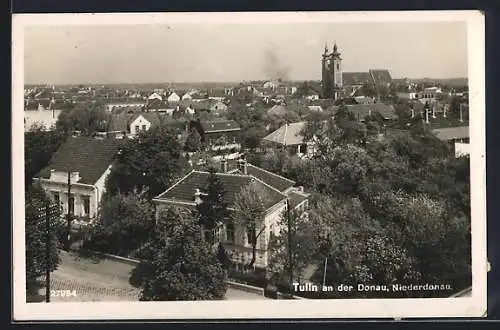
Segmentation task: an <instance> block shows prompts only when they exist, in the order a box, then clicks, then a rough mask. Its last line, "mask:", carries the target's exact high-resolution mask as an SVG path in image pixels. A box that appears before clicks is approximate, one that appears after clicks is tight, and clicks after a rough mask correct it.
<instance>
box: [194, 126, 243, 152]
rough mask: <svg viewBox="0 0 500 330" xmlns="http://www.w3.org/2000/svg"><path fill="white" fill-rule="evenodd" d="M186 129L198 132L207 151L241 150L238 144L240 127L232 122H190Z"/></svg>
mask: <svg viewBox="0 0 500 330" xmlns="http://www.w3.org/2000/svg"><path fill="white" fill-rule="evenodd" d="M187 128H188V129H192V128H195V129H196V130H198V133H200V136H201V140H202V142H203V143H205V145H206V146H207V147H208V148H209V150H213V151H216V150H230V149H237V150H240V149H241V144H240V143H239V142H238V136H239V133H240V131H241V127H240V125H239V124H238V123H237V122H236V121H234V120H220V121H204V122H198V121H191V122H190V124H189V125H188V127H187Z"/></svg>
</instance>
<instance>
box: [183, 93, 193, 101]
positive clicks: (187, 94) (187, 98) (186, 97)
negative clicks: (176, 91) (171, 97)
mask: <svg viewBox="0 0 500 330" xmlns="http://www.w3.org/2000/svg"><path fill="white" fill-rule="evenodd" d="M181 99H182V100H186V101H191V100H192V99H193V98H192V97H191V94H189V93H185V94H184V95H182V98H181Z"/></svg>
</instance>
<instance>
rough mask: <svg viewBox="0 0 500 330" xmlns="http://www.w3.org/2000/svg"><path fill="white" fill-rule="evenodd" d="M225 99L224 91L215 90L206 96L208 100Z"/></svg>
mask: <svg viewBox="0 0 500 330" xmlns="http://www.w3.org/2000/svg"><path fill="white" fill-rule="evenodd" d="M226 98H227V94H226V92H225V90H220V89H215V90H211V91H210V93H209V94H208V99H209V100H216V101H224V100H225V99H226Z"/></svg>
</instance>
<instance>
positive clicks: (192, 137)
mask: <svg viewBox="0 0 500 330" xmlns="http://www.w3.org/2000/svg"><path fill="white" fill-rule="evenodd" d="M201 147H202V144H201V135H200V133H199V132H198V130H197V129H196V128H191V130H190V131H189V134H188V136H187V138H186V142H185V143H184V150H186V151H189V152H196V151H199V150H201Z"/></svg>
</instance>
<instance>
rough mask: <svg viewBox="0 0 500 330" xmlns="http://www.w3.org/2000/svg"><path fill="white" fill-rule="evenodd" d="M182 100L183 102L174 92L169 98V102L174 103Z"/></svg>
mask: <svg viewBox="0 0 500 330" xmlns="http://www.w3.org/2000/svg"><path fill="white" fill-rule="evenodd" d="M180 100H181V98H180V96H179V95H177V94H176V93H175V92H173V93H172V94H170V95H169V96H168V97H167V101H168V102H172V103H175V102H179V101H180Z"/></svg>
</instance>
